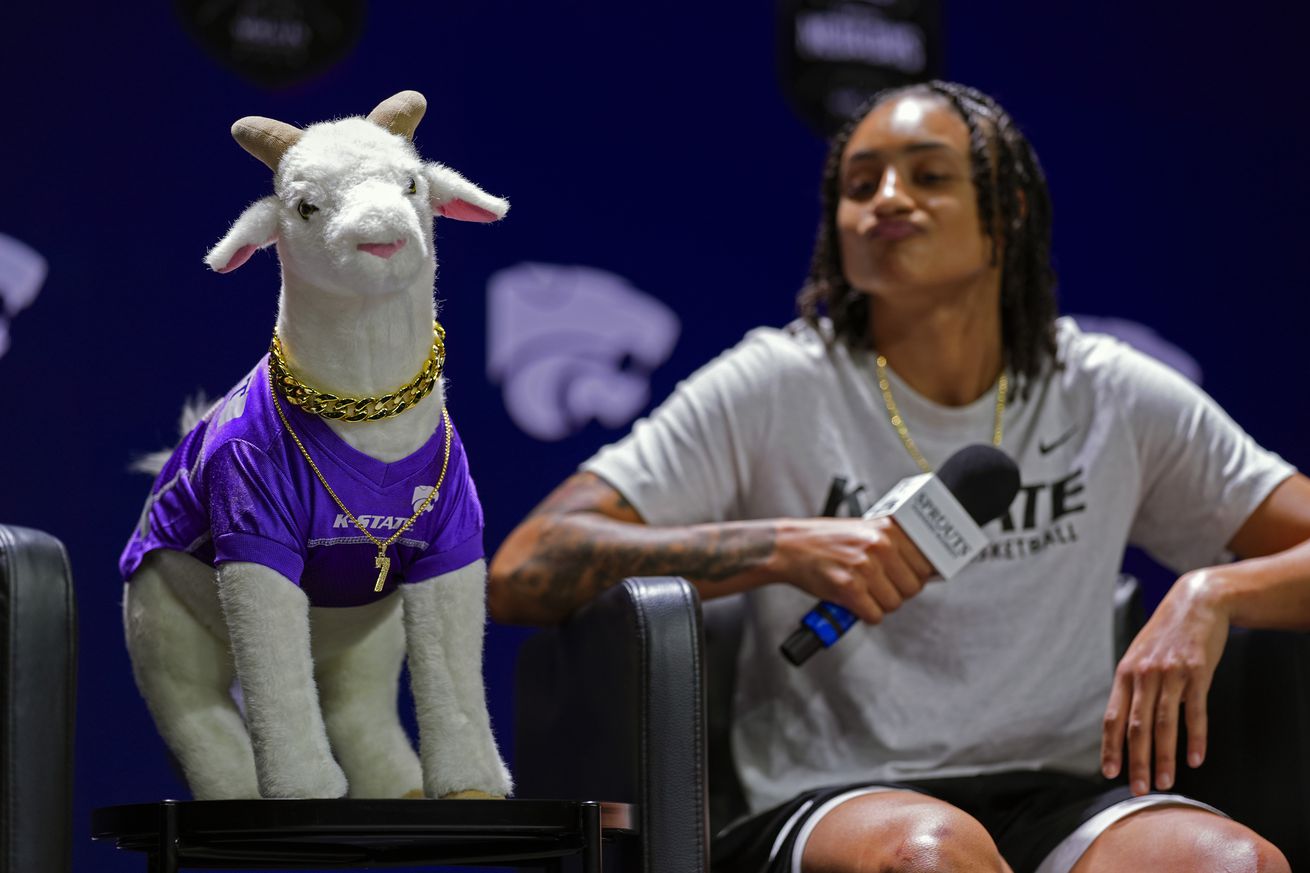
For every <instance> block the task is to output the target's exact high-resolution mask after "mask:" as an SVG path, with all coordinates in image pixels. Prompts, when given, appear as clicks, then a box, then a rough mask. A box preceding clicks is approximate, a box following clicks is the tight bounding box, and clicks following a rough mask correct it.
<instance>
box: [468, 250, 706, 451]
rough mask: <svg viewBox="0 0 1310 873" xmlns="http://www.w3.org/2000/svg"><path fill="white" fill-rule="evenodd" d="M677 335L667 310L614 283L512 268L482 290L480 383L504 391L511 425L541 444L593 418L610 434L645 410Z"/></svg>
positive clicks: (600, 276) (573, 270) (598, 274)
mask: <svg viewBox="0 0 1310 873" xmlns="http://www.w3.org/2000/svg"><path fill="white" fill-rule="evenodd" d="M680 329H681V326H680V325H679V323H678V318H677V316H676V315H674V314H673V311H672V310H670V309H669V308H668V307H667V306H665V305H664V304H663V303H661V302H659V301H658V300H656V299H655V298H653V297H651V296H649V295H647V294H644V293H642V292H641V291H638V290H637V289H636V288H634V287H632V285H631V284H629V283H628V281H627V280H626V279H624V278H623V277H621V276H616V275H614V274H613V273H607V272H605V271H604V270H597V269H594V268H591V267H565V266H558V265H554V264H519V265H518V266H514V267H510V268H508V269H505V270H501V271H500V272H498V273H496V274H495V275H493V276H492V277H491V280H490V282H489V283H488V294H487V332H488V342H487V349H488V351H487V375H488V377H489V378H490V379H491V380H492V381H493V382H497V383H500V384H501V385H502V386H503V390H504V398H505V408H506V409H507V410H508V411H509V414H510V418H512V419H513V420H514V423H515V424H517V425H518V426H519V427H520V428H522V429H523V431H525V432H526V433H528V434H530V435H532V436H534V437H536V438H537V439H539V440H544V441H554V440H560V439H563V438H564V437H567V436H569V435H571V434H574V433H577V432H578V431H580V430H581V429H582V428H583V427H584V426H586V424H587V422H589V421H591V420H592V419H595V420H597V421H599V422H600V423H601V424H603V425H605V426H606V427H610V428H618V427H622V426H624V425H625V424H627V423H628V422H630V421H632V419H633V418H635V417H636V416H637V414H638V413H639V412H641V410H642V409H643V408H645V406H646V404H647V402H649V400H650V379H649V373H650V372H651V371H652V370H654V369H655V368H656V367H658V366H659V365H660V364H662V363H664V361H666V360H668V357H669V354H670V353H671V352H672V351H673V345H674V343H675V342H676V341H677V339H678V333H679V331H680Z"/></svg>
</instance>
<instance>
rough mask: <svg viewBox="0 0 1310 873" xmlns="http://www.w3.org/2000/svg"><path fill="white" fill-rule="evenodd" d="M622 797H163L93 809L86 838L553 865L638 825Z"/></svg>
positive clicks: (329, 861)
mask: <svg viewBox="0 0 1310 873" xmlns="http://www.w3.org/2000/svg"><path fill="white" fill-rule="evenodd" d="M633 812H634V810H633V808H632V807H631V806H630V805H629V804H626V803H599V802H596V801H581V800H191V801H176V800H165V801H162V802H160V803H141V804H133V805H128V806H109V807H104V808H101V809H97V810H95V811H94V812H92V814H91V836H92V838H93V839H97V840H116V841H117V843H118V848H120V849H128V850H130V851H136V852H145V853H147V869H148V870H149V871H150V873H175V871H177V870H178V869H179V868H181V867H190V866H197V867H230V868H242V867H247V868H248V867H256V868H258V867H264V868H268V867H279V868H282V867H286V868H304V867H367V866H378V865H402V864H409V865H415V866H423V865H439V864H459V865H476V864H498V865H510V866H544V867H553V868H557V867H558V866H559V863H560V860H559V859H561V858H564V857H567V856H570V855H578V854H580V855H582V864H583V870H585V871H586V873H600V870H601V842H602V840H605V839H614V838H616V837H617V838H623V837H629V836H631V835H633V834H635V832H636V830H635V829H636V824H635V822H636V816H635V815H634V814H633Z"/></svg>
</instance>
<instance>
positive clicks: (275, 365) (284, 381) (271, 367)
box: [268, 321, 446, 422]
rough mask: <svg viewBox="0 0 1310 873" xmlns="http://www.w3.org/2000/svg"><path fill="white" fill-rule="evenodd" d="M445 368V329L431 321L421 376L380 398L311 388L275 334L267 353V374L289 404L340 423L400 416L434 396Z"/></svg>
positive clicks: (420, 371)
mask: <svg viewBox="0 0 1310 873" xmlns="http://www.w3.org/2000/svg"><path fill="white" fill-rule="evenodd" d="M445 367H446V329H445V328H443V327H442V326H441V323H440V322H438V321H434V322H432V350H431V351H430V352H428V359H427V360H426V361H424V362H423V368H422V369H421V370H419V371H418V375H417V376H415V377H414V378H413V379H412V380H410V382H409V384H408V385H402V386H401V387H399V388H397V389H396V390H394V391H390V392H388V393H386V394H383V395H382V396H381V397H340V396H338V395H336V394H330V393H328V392H326V391H320V390H319V389H317V388H312V387H310V386H309V385H306V384H305V383H304V382H301V381H300V380H299V379H297V378H296V376H295V374H294V373H292V372H291V367H289V366H288V365H287V359H286V355H285V354H283V352H282V339H281V338H280V337H279V336H278V335H277V333H276V332H275V333H274V334H273V342H272V343H271V344H270V346H269V350H268V374H269V378H270V379H272V380H273V381H274V383H275V384H277V385H279V386H281V388H282V392H283V393H284V394H286V397H287V402H288V403H290V404H291V405H292V406H296V407H299V408H300V409H303V410H304V411H305V412H309V413H312V414H314V415H317V416H319V417H321V418H331V419H339V420H341V421H351V422H355V421H378V420H380V419H383V418H390V417H391V416H393V415H399V414H400V413H402V412H404V411H405V410H406V409H409V408H410V407H412V406H414V405H415V404H416V403H418V402H419V401H420V400H422V399H423V398H424V397H427V396H428V395H429V394H431V393H432V388H433V386H434V385H436V384H437V380H438V379H440V378H441V371H442V370H444V369H445Z"/></svg>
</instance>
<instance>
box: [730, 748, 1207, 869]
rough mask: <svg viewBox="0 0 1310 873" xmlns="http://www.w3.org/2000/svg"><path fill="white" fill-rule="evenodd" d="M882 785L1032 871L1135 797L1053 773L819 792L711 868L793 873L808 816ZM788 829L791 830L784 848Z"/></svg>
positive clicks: (795, 802) (734, 829)
mask: <svg viewBox="0 0 1310 873" xmlns="http://www.w3.org/2000/svg"><path fill="white" fill-rule="evenodd" d="M877 786H882V787H886V788H894V789H902V790H907V791H917V792H919V793H920V794H926V795H929V796H930V797H935V798H937V799H938V800H942V801H945V802H946V803H949V804H951V805H952V806H954V807H957V808H958V809H961V810H963V811H964V812H966V813H968V814H969V815H971V816H973V817H974V818H976V819H977V820H978V821H979V822H981V823H982V825H983V827H985V828H986V829H987V832H988V833H989V834H991V836H992V839H993V840H994V841H995V842H996V846H997V848H998V849H1000V852H1001V855H1002V857H1004V858H1005V860H1006V861H1007V862H1009V864H1010V866H1011V867H1013V868H1014V873H1033V871H1035V870H1036V869H1037V867H1038V865H1040V864H1041V863H1042V860H1043V859H1044V858H1046V856H1047V855H1048V854H1050V853H1051V851H1052V850H1053V849H1054V848H1055V847H1056V846H1057V845H1059V844H1060V843H1061V841H1063V840H1064V839H1065V838H1066V837H1068V836H1069V835H1070V834H1072V833H1073V832H1074V831H1075V830H1077V829H1078V828H1079V826H1081V825H1083V824H1084V823H1085V822H1087V821H1088V820H1089V819H1091V818H1092V817H1093V816H1095V815H1096V814H1097V813H1099V812H1101V811H1102V810H1105V809H1107V808H1109V807H1111V806H1114V805H1115V804H1117V803H1120V802H1122V801H1125V800H1129V799H1131V798H1132V792H1131V791H1130V790H1129V789H1128V788H1127V787H1126V786H1124V785H1119V784H1116V783H1113V782H1109V781H1105V780H1102V779H1086V778H1083V777H1079V776H1071V775H1068V774H1064V773H1051V772H1016V773H997V774H990V775H985V776H966V777H961V778H956V779H927V780H922V781H915V782H883V783H874V784H870V783H859V784H855V785H841V786H835V787H829V788H817V789H814V790H812V791H807V792H805V793H803V794H800V795H798V796H796V797H794V798H792V799H791V800H790V801H788V802H786V803H784V804H782V805H780V806H776V807H774V808H773V809H770V810H767V811H765V812H762V813H760V814H758V815H755V816H752V817H751V818H748V819H744V820H742V821H740V822H737V823H735V824H733V825H730V826H729V827H727V828H725V829H724V830H723V832H722V833H721V834H719V835H718V836H716V837H715V839H714V841H713V843H712V845H711V865H710V866H711V868H712V869H713V870H714V873H791V864H792V852H793V850H794V847H795V844H796V839H797V836H798V835H799V834H800V832H801V830H802V828H803V827H804V824H805V821H806V819H807V818H809V817H811V816H812V815H813V814H814V812H815V811H817V810H818V809H819V808H820V807H822V806H823V804H824V803H826V802H827V801H829V800H831V799H833V798H835V797H838V796H840V795H842V794H845V793H847V792H849V791H852V790H854V789H858V788H869V787H877ZM1160 800H1161V802H1163V803H1178V802H1183V803H1187V802H1188V801H1186V800H1183V799H1182V798H1177V797H1176V796H1175V795H1166V796H1161V797H1160ZM1197 805H1198V806H1202V804H1197ZM788 825H790V828H788ZM784 829H787V833H786V835H785V836H784V837H783V839H782V841H781V843H780V844H779V843H778V839H779V836H780V835H782V833H783V831H784Z"/></svg>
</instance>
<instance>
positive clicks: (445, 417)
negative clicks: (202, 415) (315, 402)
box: [268, 367, 450, 591]
mask: <svg viewBox="0 0 1310 873" xmlns="http://www.w3.org/2000/svg"><path fill="white" fill-rule="evenodd" d="M268 389H269V393H271V394H272V395H273V408H275V409H276V410H277V417H278V418H280V419H282V424H283V426H285V427H286V429H287V433H289V434H291V439H293V440H295V442H296V448H298V449H300V454H302V455H304V456H305V460H306V461H308V462H309V469H311V470H313V471H314V475H315V476H317V477H318V481H320V482H322V483H323V487H324V488H326V489H327V493H328V494H330V495H331V496H332V500H333V501H334V502H335V503H336V504H337V506H339V507H341V511H342V512H344V513H345V514H346V518H348V519H350V523H351V524H353V525H354V526H355V527H357V528H359V532H360V533H362V534H363V535H364V536H366V537H368V538H369V539H370V540H372V541H373V545H375V546H377V547H378V554H377V557H376V558H374V559H373V566H374V567H376V568H377V570H378V581H377V584H375V585H374V586H373V590H374V591H381V590H382V585H383V583H385V582H386V581H387V574H388V573H389V572H391V559H390V558H388V557H387V548H388V547H390V546H391V544H392V543H394V542H395V541H396V540H398V539H400V537H401V535H402V534H403V533H404V532H405V531H407V530H409V529H410V527H411V526H412V525H413V524H414V522H416V521H418V517H419V516H420V515H422V514H423V513H425V512H427V510H428V507H429V506H431V505H432V502H433V501H435V500H436V499H437V495H438V494H440V493H441V484H442V483H443V482H445V481H446V467H447V465H449V464H450V413H449V412H447V411H446V409H445V407H442V410H441V420H442V421H443V422H444V423H445V429H446V454H445V456H444V457H443V458H442V459H441V475H439V476H437V484H436V485H434V486H432V490H431V491H429V492H428V496H427V497H424V498H423V503H422V504H420V505H419V508H418V510H417V511H416V512H415V513H414V514H413V515H411V516H410V517H409V518H408V519H406V520H405V523H404V524H402V525H401V526H400V529H399V530H397V531H396V532H395V533H393V534H392V535H391V536H390V537H388V538H387V539H385V540H380V539H378V538H377V537H375V536H373V534H371V533H370V532H369V529H368V528H366V527H364V525H362V524H360V522H359V519H358V518H355V513H353V512H351V511H350V510H349V509H348V508H347V507H346V504H344V503H342V502H341V498H340V497H338V496H337V492H335V491H333V490H332V486H331V485H329V484H328V480H327V479H325V478H324V477H323V473H322V471H321V470H319V468H318V464H315V463H314V459H313V458H311V457H310V456H309V450H308V449H306V448H305V444H304V443H302V442H301V441H300V437H298V436H296V432H295V430H293V429H292V427H291V422H289V421H287V416H286V413H284V412H283V411H282V404H281V403H279V402H278V399H277V386H276V385H275V384H274V382H273V370H272V368H271V367H270V368H269V372H268ZM288 399H289V398H288Z"/></svg>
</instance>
